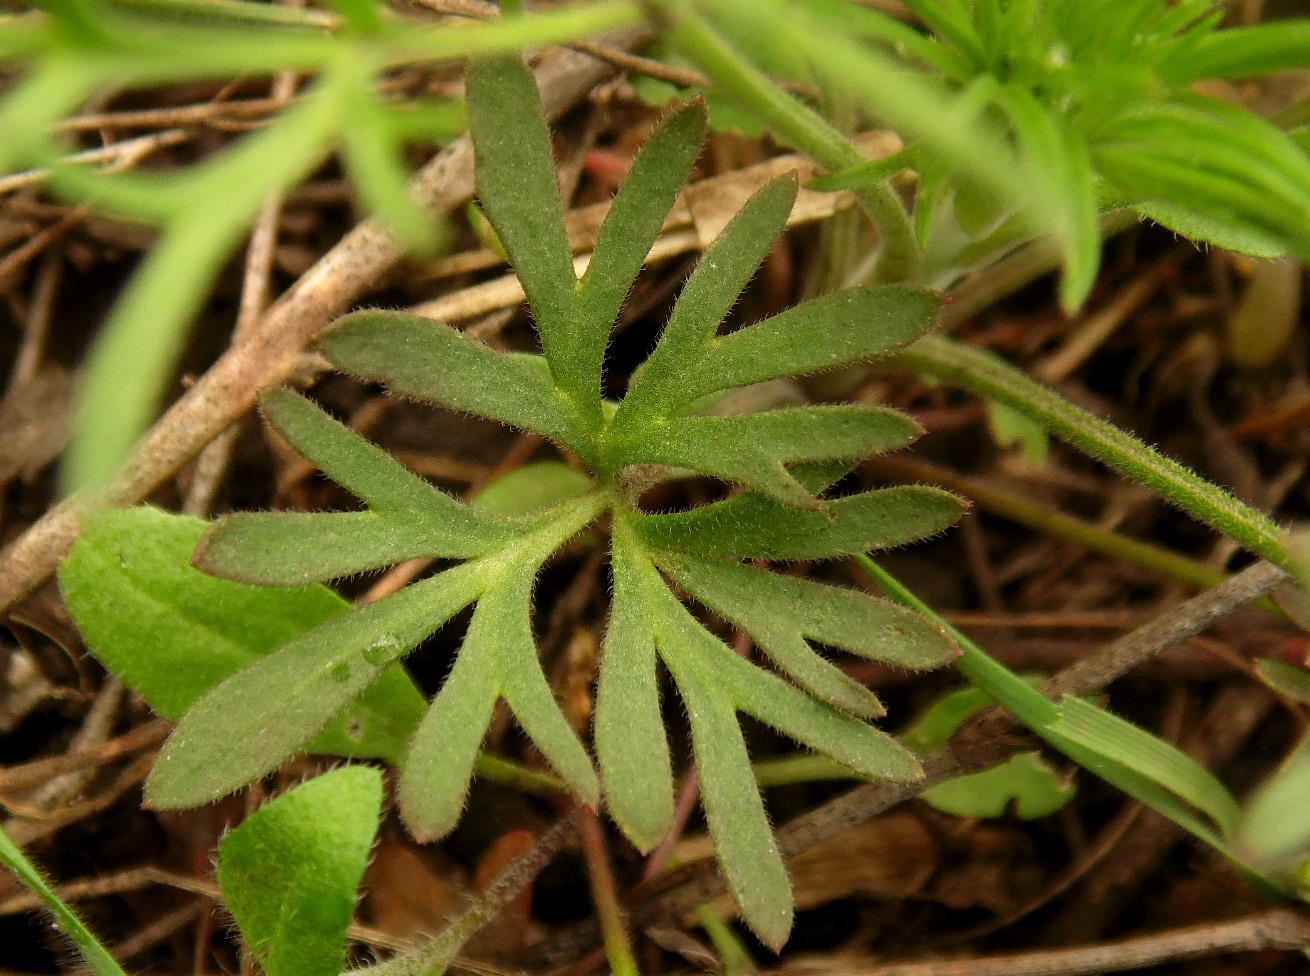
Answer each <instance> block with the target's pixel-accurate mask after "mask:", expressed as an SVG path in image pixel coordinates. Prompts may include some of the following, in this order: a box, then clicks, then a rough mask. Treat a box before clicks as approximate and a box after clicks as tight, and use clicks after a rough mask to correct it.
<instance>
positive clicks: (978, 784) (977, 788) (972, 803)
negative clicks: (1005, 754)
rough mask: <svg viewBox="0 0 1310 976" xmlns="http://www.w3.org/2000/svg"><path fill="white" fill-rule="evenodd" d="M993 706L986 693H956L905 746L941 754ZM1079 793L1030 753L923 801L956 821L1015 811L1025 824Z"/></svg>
mask: <svg viewBox="0 0 1310 976" xmlns="http://www.w3.org/2000/svg"><path fill="white" fill-rule="evenodd" d="M992 702H993V699H992V697H991V696H990V695H988V694H987V693H986V692H985V691H983V690H982V689H980V688H964V689H961V690H959V691H953V692H950V693H949V694H946V695H943V696H942V697H941V698H940V699H938V700H937V701H936V702H934V703H933V704H932V705H931V706H930V707H929V708H928V709H927V710H926V711H925V712H924V713H923V714H922V715H921V716H919V718H918V720H917V721H916V722H915V723H914V725H912V726H911V727H910V728H909V729H908V730H906V732H905V733H904V734H903V735H902V736H901V741H902V742H903V743H904V744H905V745H907V746H909V747H910V748H911V749H913V750H914V751H915V752H918V753H924V752H928V751H929V750H932V749H936V748H937V747H938V746H943V745H945V744H946V743H947V742H948V741H949V740H950V738H951V736H952V735H954V734H955V733H956V731H958V730H959V728H960V727H961V726H962V725H963V724H964V723H965V722H967V721H968V720H969V718H971V717H972V716H973V715H975V714H977V713H978V712H979V711H981V710H982V709H984V708H986V707H987V706H988V705H991V704H992ZM1076 792H1077V789H1076V788H1075V787H1074V785H1073V783H1072V782H1068V781H1066V780H1065V779H1063V778H1062V777H1060V776H1059V775H1058V774H1057V773H1056V771H1055V770H1054V769H1052V768H1051V766H1050V764H1049V763H1047V762H1046V760H1045V759H1043V758H1042V756H1041V754H1040V753H1037V752H1025V753H1021V754H1020V755H1017V756H1012V757H1011V758H1010V759H1009V760H1007V761H1006V762H1004V763H1002V764H1001V765H999V766H994V767H992V768H991V769H987V770H984V771H982V772H980V773H972V774H970V775H967V776H959V777H956V778H955V779H952V780H948V781H947V782H945V783H942V784H941V785H939V786H934V787H933V788H932V789H930V790H925V791H924V792H923V793H922V794H920V796H921V798H922V799H923V800H924V801H925V802H927V803H929V804H931V805H932V806H933V807H935V808H937V809H938V810H941V811H942V812H943V813H949V814H951V815H952V816H956V817H1001V816H1004V815H1005V814H1006V812H1007V811H1010V810H1013V812H1014V815H1015V816H1017V817H1019V818H1020V819H1022V820H1037V819H1040V818H1041V817H1046V816H1050V815H1051V814H1052V813H1054V812H1055V811H1056V810H1059V809H1060V808H1061V807H1063V806H1064V805H1065V804H1066V803H1068V802H1069V801H1070V800H1071V799H1073V797H1074V794H1075V793H1076Z"/></svg>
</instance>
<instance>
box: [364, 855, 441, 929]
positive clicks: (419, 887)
mask: <svg viewBox="0 0 1310 976" xmlns="http://www.w3.org/2000/svg"><path fill="white" fill-rule="evenodd" d="M364 885H365V888H366V889H367V892H368V893H367V894H366V895H365V899H364V901H365V906H366V911H367V913H368V916H369V917H370V918H371V919H372V923H373V927H374V928H377V929H381V930H382V931H383V932H386V933H387V934H388V935H391V936H395V937H396V938H397V939H403V940H407V941H408V940H416V939H418V938H419V937H421V936H424V935H428V936H431V935H433V934H434V933H437V932H440V931H441V930H442V929H443V928H445V926H446V924H447V923H448V922H449V920H450V918H451V917H452V916H453V915H454V914H455V913H456V912H457V911H458V909H459V907H460V905H459V902H458V899H457V897H455V895H456V894H458V893H455V894H452V892H451V890H450V886H449V885H448V884H447V883H446V882H445V881H444V880H443V879H442V878H441V877H440V876H439V875H438V874H437V872H436V871H434V870H433V869H432V868H431V867H430V866H429V865H428V863H427V861H425V860H424V859H423V858H422V857H421V856H419V854H418V853H417V852H415V851H414V850H412V849H411V848H409V847H408V846H406V845H405V844H404V843H402V842H400V841H398V840H383V841H382V842H381V843H380V844H379V845H378V847H377V850H376V851H374V853H373V860H372V862H371V863H370V864H369V866H368V870H367V871H366V872H365V873H364Z"/></svg>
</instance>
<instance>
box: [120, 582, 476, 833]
mask: <svg viewBox="0 0 1310 976" xmlns="http://www.w3.org/2000/svg"><path fill="white" fill-rule="evenodd" d="M482 570H483V568H482V567H481V566H480V565H479V564H478V563H476V562H474V563H464V564H463V565H460V566H456V567H455V568H453V569H449V570H447V571H446V572H444V573H441V574H440V575H437V576H433V577H430V578H428V579H425V580H421V581H420V582H418V583H415V584H413V585H411V586H408V587H406V588H405V589H403V590H401V591H399V592H398V593H394V594H392V595H391V596H389V597H386V598H384V599H382V600H379V601H378V602H376V603H371V604H369V605H368V606H365V607H360V608H358V609H356V610H355V611H354V612H352V613H349V614H345V615H343V616H340V617H336V618H334V619H332V620H329V621H327V622H326V623H324V624H321V625H319V626H318V627H315V628H314V629H313V630H310V631H308V632H306V633H304V634H302V635H301V636H299V637H297V638H295V639H294V640H292V641H291V642H290V643H288V644H286V645H285V646H283V647H282V648H280V649H279V650H277V651H276V652H274V653H273V654H270V655H268V656H267V657H263V658H260V659H259V660H258V661H256V662H255V663H254V664H252V665H250V666H248V667H247V668H245V669H244V670H242V671H240V672H238V673H237V674H235V675H233V676H232V677H230V678H228V679H227V680H226V681H224V682H222V683H221V684H219V685H218V686H217V687H215V688H213V689H212V690H211V691H209V692H207V693H206V694H205V695H203V696H202V697H201V698H200V699H199V700H198V701H197V702H196V703H195V705H194V706H192V707H191V709H190V710H189V711H188V712H187V713H186V714H185V715H184V716H183V718H182V721H181V722H179V723H178V726H177V728H176V729H174V731H173V735H172V736H171V737H170V738H169V740H168V742H167V743H165V745H164V749H163V751H162V752H161V753H160V756H159V760H158V762H157V763H156V764H155V768H154V770H153V772H152V773H151V774H150V778H149V780H147V781H146V790H145V792H146V800H147V802H148V803H150V804H151V805H152V806H155V807H158V808H161V809H177V808H184V807H192V806H199V805H201V804H204V803H208V802H210V801H212V800H215V799H217V798H218V797H220V796H223V795H224V794H226V793H231V792H232V791H233V790H237V789H240V788H241V787H243V786H245V785H246V784H248V783H250V782H252V781H253V780H255V779H258V778H259V777H260V776H263V775H265V774H267V773H269V772H272V771H273V770H274V769H276V768H277V767H278V765H279V764H281V763H282V762H283V761H284V760H285V759H287V758H288V757H290V756H292V755H294V754H295V753H296V752H298V751H299V750H301V749H302V748H304V746H305V744H306V743H307V742H309V741H310V740H311V739H312V738H313V737H314V736H315V735H317V734H318V733H319V732H320V731H321V730H322V729H323V728H324V727H325V726H326V725H327V724H328V722H329V721H330V720H331V719H332V718H333V716H335V715H337V714H338V713H339V712H341V711H342V710H343V709H344V708H345V706H346V705H347V704H348V703H349V702H350V701H352V700H353V699H354V698H356V697H357V696H358V695H359V694H361V693H362V692H363V691H364V689H366V688H368V687H369V686H370V685H371V684H373V683H374V682H375V681H376V680H377V679H378V677H379V675H380V674H381V673H382V672H383V671H384V670H385V669H386V668H387V667H388V666H390V665H391V664H393V663H394V662H395V661H397V660H399V659H400V658H401V657H403V656H404V655H405V654H406V653H408V652H409V651H410V650H412V649H413V648H414V647H415V646H416V645H417V644H418V643H419V641H421V640H423V639H424V638H425V637H427V636H428V635H429V634H431V633H432V632H433V631H435V630H436V629H437V628H438V627H439V626H441V624H443V623H444V622H445V621H447V620H449V619H450V618H451V617H452V616H454V614H456V613H458V612H459V611H460V610H461V609H463V608H464V607H466V606H467V605H468V604H469V603H471V602H473V600H475V599H476V598H477V596H478V593H479V591H480V589H481V587H482V585H483V581H482Z"/></svg>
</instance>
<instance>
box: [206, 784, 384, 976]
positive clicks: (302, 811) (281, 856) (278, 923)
mask: <svg viewBox="0 0 1310 976" xmlns="http://www.w3.org/2000/svg"><path fill="white" fill-rule="evenodd" d="M381 810H382V776H381V774H380V773H379V772H378V771H377V770H375V769H370V768H369V767H367V766H348V767H346V768H344V769H336V770H333V771H331V772H328V773H324V774H323V775H322V776H318V777H315V778H314V779H312V780H310V781H309V782H307V783H304V784H302V785H300V786H298V787H296V788H295V789H293V790H292V791H291V792H289V793H286V794H283V795H282V796H280V797H278V798H277V799H275V800H273V801H272V802H270V803H267V804H265V805H264V806H263V807H261V808H260V809H259V810H257V811H256V812H255V813H253V814H252V815H251V816H250V817H249V818H247V819H246V821H245V822H244V823H242V824H241V825H240V826H239V827H237V828H236V829H235V830H233V831H232V832H231V833H229V834H228V835H227V836H225V837H224V838H223V841H222V843H221V844H220V845H219V851H218V883H219V885H220V886H221V887H222V889H223V897H224V898H225V899H226V901H227V907H228V910H229V911H231V913H232V917H233V918H235V919H236V922H237V927H238V928H239V929H241V934H242V935H243V936H245V939H246V942H247V943H249V945H250V948H251V951H252V952H253V953H254V956H255V959H256V961H257V962H258V963H259V965H260V967H261V968H262V970H263V971H264V972H265V973H266V974H267V976H337V974H339V973H340V972H341V971H342V970H343V969H344V968H345V962H346V945H345V938H346V927H347V926H348V925H349V924H350V919H351V916H352V915H353V914H354V911H355V899H356V892H357V890H358V889H359V883H360V881H361V880H362V879H363V877H364V867H365V865H366V864H367V863H368V854H369V849H370V848H371V847H372V845H373V836H374V834H376V833H377V829H378V816H379V814H380V813H381Z"/></svg>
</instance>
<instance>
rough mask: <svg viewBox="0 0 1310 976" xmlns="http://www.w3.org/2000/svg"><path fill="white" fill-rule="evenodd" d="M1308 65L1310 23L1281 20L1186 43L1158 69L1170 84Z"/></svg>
mask: <svg viewBox="0 0 1310 976" xmlns="http://www.w3.org/2000/svg"><path fill="white" fill-rule="evenodd" d="M1307 65H1310V23H1307V22H1306V21H1305V20H1298V19H1295V18H1293V19H1291V20H1280V21H1277V22H1275V23H1267V24H1257V25H1255V26H1251V27H1233V28H1229V29H1228V30H1222V31H1215V32H1213V33H1210V34H1207V35H1206V36H1205V37H1202V38H1200V39H1198V40H1197V41H1196V42H1195V43H1192V44H1188V45H1186V46H1184V47H1181V48H1179V50H1178V51H1177V52H1176V53H1175V54H1174V55H1173V56H1171V57H1168V58H1166V59H1165V60H1164V61H1163V62H1162V63H1161V64H1160V66H1159V70H1160V72H1161V74H1162V75H1163V76H1164V77H1165V79H1167V80H1168V81H1169V82H1171V83H1172V84H1187V83H1189V82H1192V81H1197V80H1199V79H1201V78H1231V79H1237V78H1253V77H1256V76H1258V75H1265V74H1270V73H1272V72H1275V71H1295V70H1297V69H1300V68H1305V67H1306V66H1307Z"/></svg>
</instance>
